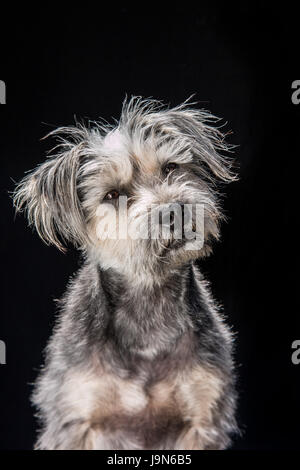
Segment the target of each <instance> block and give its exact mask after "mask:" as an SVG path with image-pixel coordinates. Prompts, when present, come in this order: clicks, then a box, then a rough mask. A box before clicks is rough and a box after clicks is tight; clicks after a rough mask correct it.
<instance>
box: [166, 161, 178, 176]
mask: <svg viewBox="0 0 300 470" xmlns="http://www.w3.org/2000/svg"><path fill="white" fill-rule="evenodd" d="M176 168H177V164H176V163H168V164H167V165H166V166H165V167H164V173H165V174H166V175H168V174H169V173H171V172H172V171H174V170H175V169H176Z"/></svg>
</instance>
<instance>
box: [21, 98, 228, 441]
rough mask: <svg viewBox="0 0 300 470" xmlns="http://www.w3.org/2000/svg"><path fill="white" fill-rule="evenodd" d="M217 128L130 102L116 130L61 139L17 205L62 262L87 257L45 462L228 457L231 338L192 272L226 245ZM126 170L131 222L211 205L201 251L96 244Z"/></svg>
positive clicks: (46, 421) (68, 317) (99, 127)
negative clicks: (158, 452)
mask: <svg viewBox="0 0 300 470" xmlns="http://www.w3.org/2000/svg"><path fill="white" fill-rule="evenodd" d="M214 120H215V118H214V117H213V116H211V115H210V114H209V113H207V112H204V111H199V110H195V109H192V108H190V107H188V105H187V103H184V104H183V105H180V106H178V107H176V108H173V109H169V108H165V107H163V106H162V105H161V104H160V103H158V102H156V101H154V100H142V99H140V98H132V99H131V100H130V101H129V102H125V103H124V105H123V109H122V114H121V118H120V121H119V122H118V123H117V124H116V126H108V125H104V124H101V123H94V124H93V125H92V126H89V127H85V126H83V125H77V126H76V127H70V128H61V129H58V130H57V131H55V132H53V133H52V135H54V136H57V137H58V139H59V143H58V151H57V153H56V154H54V155H52V156H51V157H50V158H49V159H48V160H47V161H46V162H45V163H43V164H42V165H40V166H39V167H38V168H37V169H36V170H34V171H33V172H32V173H30V174H29V175H28V176H26V177H25V178H24V180H23V181H22V182H21V183H20V184H19V186H18V187H17V189H16V193H15V206H16V208H17V210H21V209H22V208H23V207H26V208H27V211H28V219H29V222H30V224H33V225H35V227H36V229H37V231H38V233H39V235H40V236H41V238H42V239H43V240H44V241H46V242H47V243H52V244H54V245H56V246H57V247H58V248H60V249H63V243H64V241H71V242H72V243H74V244H75V246H77V247H79V248H80V250H81V251H82V252H83V253H84V258H85V262H84V265H83V267H82V268H81V270H80V271H79V273H78V274H77V276H76V277H75V278H74V280H72V281H71V283H70V285H69V287H68V289H67V292H66V294H65V296H64V298H63V299H62V301H61V305H60V316H59V319H58V320H57V323H56V327H55V331H54V333H53V336H52V338H51V340H50V342H49V344H48V346H47V349H46V362H45V366H44V368H43V370H42V372H41V374H40V376H39V378H38V380H37V383H36V386H35V391H34V394H33V403H34V404H35V406H36V407H37V409H38V415H39V418H40V422H41V430H40V433H39V438H38V441H37V444H36V448H37V449H94V448H100V449H134V448H135V449H146V448H152V449H222V448H226V447H228V445H229V444H230V436H231V435H232V434H233V433H234V432H236V423H235V418H234V412H235V398H236V394H235V389H234V367H233V361H232V337H231V334H230V331H229V329H228V328H227V327H226V326H225V324H224V322H223V320H222V318H221V315H220V313H219V312H218V309H217V307H216V305H215V303H214V301H213V300H212V299H211V297H210V294H209V289H208V287H207V284H206V282H205V281H204V279H203V278H202V275H201V274H200V272H199V270H198V268H197V267H196V264H195V260H196V259H197V258H201V257H202V256H205V255H207V254H209V253H210V251H211V241H212V240H213V239H217V238H218V237H219V222H220V220H221V219H222V217H223V216H222V212H221V209H220V204H219V187H218V184H219V183H227V182H230V181H233V180H234V179H235V175H234V173H233V171H232V169H231V160H230V159H229V158H227V157H225V156H224V152H226V151H228V150H229V146H228V145H226V144H225V142H224V136H223V134H222V133H221V132H220V130H218V129H217V128H215V127H212V126H211V125H210V122H211V121H214ZM149 159H150V160H151V159H152V160H153V164H152V166H151V167H150V166H149ZM160 159H165V161H166V162H172V161H175V162H176V163H177V165H178V168H177V170H176V171H174V174H171V175H168V176H165V175H164V174H163V165H164V164H165V163H161V161H162V160H160ZM125 160H126V162H125ZM122 165H125V166H124V168H123V167H122ZM147 165H148V166H147ZM120 168H121V169H120ZM123 170H124V173H126V172H127V173H128V175H129V176H128V180H126V181H125V180H124V181H125V182H123V183H121V182H120V188H121V189H122V190H124V191H126V192H127V194H128V197H129V205H130V210H131V211H132V212H131V213H130V214H133V211H134V210H135V209H136V210H138V211H139V213H142V215H145V214H147V213H148V206H147V204H146V203H145V198H146V199H147V198H148V202H149V198H150V200H151V202H152V199H153V202H154V203H155V204H158V205H159V203H163V202H166V201H167V202H169V203H172V202H175V201H178V200H179V201H180V202H182V203H203V204H204V205H205V244H204V247H203V249H201V250H198V251H196V250H195V251H192V252H191V251H185V250H184V249H183V247H179V248H176V247H175V248H174V243H175V242H174V240H172V241H171V243H169V244H166V243H165V240H156V241H153V240H150V241H149V240H136V241H134V242H132V241H126V242H125V244H123V245H122V246H121V245H120V242H116V243H115V244H114V245H112V244H111V243H110V244H109V243H106V244H105V243H102V244H101V243H100V244H99V243H98V242H97V240H96V238H95V231H94V227H95V223H96V222H97V223H98V222H99V220H98V219H97V207H98V206H99V204H101V200H102V199H103V197H104V196H105V193H106V192H108V191H110V190H112V189H114V188H113V187H111V185H113V184H115V185H117V184H118V182H117V181H118V178H119V177H120V178H121V176H122V175H121V173H122V174H123ZM123 176H124V175H123ZM124 188H125V189H124ZM121 189H120V192H121ZM149 194H150V196H149ZM130 214H129V218H130V217H131V218H132V219H133V215H130Z"/></svg>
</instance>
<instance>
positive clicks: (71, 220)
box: [13, 127, 87, 251]
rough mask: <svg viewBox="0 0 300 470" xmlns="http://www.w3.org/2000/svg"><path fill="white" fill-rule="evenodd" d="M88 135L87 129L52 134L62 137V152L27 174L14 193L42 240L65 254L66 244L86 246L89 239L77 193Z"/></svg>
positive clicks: (60, 150) (59, 148)
mask: <svg viewBox="0 0 300 470" xmlns="http://www.w3.org/2000/svg"><path fill="white" fill-rule="evenodd" d="M86 133H87V131H86V129H85V128H84V127H70V128H59V129H57V130H56V131H54V132H52V133H51V134H49V135H57V136H58V140H59V145H58V146H57V147H56V148H55V149H58V153H56V154H55V155H50V156H49V157H48V159H47V161H46V162H44V163H42V164H41V165H39V166H38V167H37V168H36V169H35V170H33V171H32V172H31V173H29V174H28V175H26V176H25V177H24V178H23V180H22V181H21V182H20V183H19V184H18V186H17V187H16V189H15V192H14V198H13V199H14V206H15V208H16V211H22V210H23V209H25V210H26V212H27V216H28V221H29V225H32V226H35V228H36V230H37V232H38V234H39V236H40V237H41V238H42V240H44V241H45V242H46V243H47V244H53V245H55V246H56V247H57V248H59V249H60V250H61V251H65V249H64V244H65V242H71V243H73V244H74V245H75V246H82V245H83V244H84V243H85V242H86V240H87V234H86V231H85V224H84V217H83V213H82V210H81V207H80V203H79V198H78V194H77V172H78V167H79V163H80V159H81V158H82V156H83V155H84V153H85V152H84V148H85V141H86V137H87V134H86Z"/></svg>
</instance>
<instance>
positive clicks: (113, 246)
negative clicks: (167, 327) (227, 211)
mask: <svg viewBox="0 0 300 470" xmlns="http://www.w3.org/2000/svg"><path fill="white" fill-rule="evenodd" d="M203 200H204V198H203V196H202V198H198V199H197V200H193V201H191V199H188V198H187V199H186V200H185V203H184V204H183V203H181V205H183V206H186V207H188V208H189V210H190V219H189V223H188V224H186V223H184V222H185V221H184V216H183V220H182V223H181V224H179V226H178V227H175V228H174V227H173V230H172V229H171V227H170V226H169V227H168V223H166V224H164V223H163V222H164V220H162V219H161V218H159V217H153V211H154V215H155V211H159V210H160V209H161V206H160V205H156V206H155V207H154V210H153V211H152V213H150V211H149V209H148V208H145V207H143V206H141V204H138V203H136V204H135V205H134V204H133V205H132V206H131V207H130V209H129V211H128V213H126V217H127V220H124V219H125V216H124V215H122V214H121V216H120V215H119V217H118V219H117V221H113V222H112V215H111V213H110V212H109V211H108V213H107V216H106V220H104V219H103V218H101V217H96V218H95V219H94V221H93V224H91V226H90V230H91V236H90V238H91V239H93V244H92V245H91V246H90V249H89V253H90V256H91V257H92V258H93V259H94V260H96V261H98V262H99V263H100V264H101V265H102V267H104V269H105V268H114V269H116V270H117V271H119V272H122V273H123V274H125V275H126V276H127V277H135V278H139V277H140V279H144V278H146V277H147V276H148V279H147V282H148V281H149V282H150V281H151V279H153V278H157V276H164V275H166V273H167V272H168V271H169V270H170V269H172V268H173V267H177V266H180V265H182V264H184V263H187V262H188V261H191V260H194V259H197V258H199V257H202V256H206V255H208V254H209V252H210V240H211V239H213V238H217V236H218V212H217V209H216V208H215V206H214V205H213V201H209V204H207V200H208V198H207V197H206V200H205V202H206V204H203ZM169 205H170V206H171V207H173V206H174V203H169V204H164V207H168V206H169ZM197 205H198V206H199V207H200V208H201V209H202V210H200V211H199V213H197V211H196V206H197ZM111 212H112V213H114V214H115V211H111ZM171 214H172V212H171ZM197 216H198V219H201V220H197ZM153 220H155V221H156V222H157V221H159V222H160V223H159V224H158V225H157V224H155V223H153ZM167 222H168V220H167ZM104 227H105V228H106V233H105V234H103V233H102V235H104V236H102V237H101V236H100V237H99V228H100V235H101V228H102V229H103V228H104ZM91 228H92V229H91ZM97 228H98V232H97ZM120 228H121V231H120ZM125 228H126V229H127V232H126V233H125V232H124V230H125ZM122 230H123V231H122ZM95 232H96V237H95ZM166 235H167V236H166ZM141 273H143V275H142V276H141Z"/></svg>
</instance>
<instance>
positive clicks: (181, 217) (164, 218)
mask: <svg viewBox="0 0 300 470" xmlns="http://www.w3.org/2000/svg"><path fill="white" fill-rule="evenodd" d="M189 218H190V217H189V210H188V208H187V207H186V206H185V204H183V203H182V202H174V203H172V204H168V205H167V206H166V207H165V210H164V211H162V214H161V221H160V223H161V226H162V227H166V228H168V229H169V230H170V233H172V234H174V235H175V237H176V238H184V224H185V223H187V222H188V219H189Z"/></svg>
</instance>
